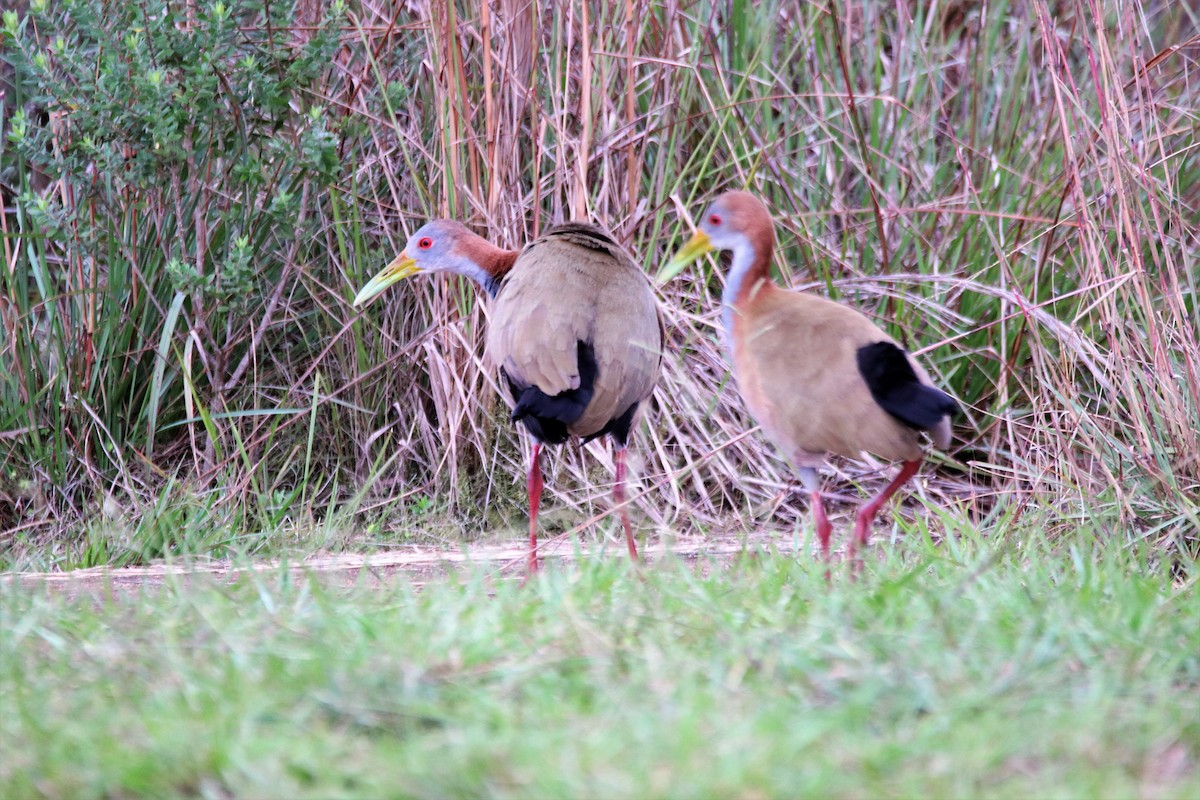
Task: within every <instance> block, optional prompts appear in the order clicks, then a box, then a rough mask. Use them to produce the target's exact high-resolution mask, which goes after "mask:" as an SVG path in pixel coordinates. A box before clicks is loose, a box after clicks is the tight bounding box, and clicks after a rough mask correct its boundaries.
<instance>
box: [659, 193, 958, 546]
mask: <svg viewBox="0 0 1200 800" xmlns="http://www.w3.org/2000/svg"><path fill="white" fill-rule="evenodd" d="M774 248H775V227H774V224H773V222H772V220H771V215H770V213H769V212H768V211H767V208H766V206H764V205H763V203H762V202H761V201H760V200H759V199H758V198H756V197H754V196H753V195H751V194H748V193H746V192H728V193H726V194H723V195H721V196H720V197H718V198H717V199H716V200H715V201H714V202H713V203H712V204H711V205H710V206H709V207H708V209H707V210H706V211H705V212H704V216H703V218H702V219H701V221H700V229H699V230H698V231H697V232H696V234H695V235H694V236H692V238H691V239H690V240H689V241H688V242H687V243H686V244H685V245H684V246H683V247H682V248H681V249H680V251H679V252H678V254H676V256H675V257H674V258H673V259H672V260H671V262H670V263H668V264H667V266H666V267H664V268H663V270H662V272H661V273H660V274H659V280H666V279H668V278H671V277H674V276H675V275H677V274H679V272H680V271H682V270H683V268H684V267H686V266H687V265H688V264H690V263H691V262H693V261H695V260H696V259H697V258H699V257H700V256H701V255H703V254H704V253H707V252H709V251H711V250H714V249H719V250H732V251H733V261H732V264H731V266H730V268H729V275H728V278H727V280H726V283H725V291H724V294H723V295H722V298H721V299H722V304H723V317H724V323H725V332H726V336H727V343H728V346H729V348H730V352H731V354H732V358H733V370H734V374H735V376H736V377H737V382H738V386H739V388H740V390H741V393H742V397H743V398H744V399H745V401H746V405H747V407H748V408H749V409H750V413H752V414H753V415H754V417H755V418H756V419H757V420H758V422H759V424H761V425H762V428H763V431H764V432H765V433H766V434H767V436H768V437H769V438H770V439H771V440H772V441H773V442H774V443H775V445H776V446H777V447H779V449H780V450H782V451H783V453H784V454H785V455H786V456H787V457H788V458H789V459H790V460H791V461H792V463H793V464H794V465H795V466H796V468H797V470H798V472H799V473H800V478H801V480H802V481H803V483H804V486H805V488H806V489H807V490H808V491H809V493H810V496H811V498H812V508H813V516H814V517H815V522H816V529H817V538H818V540H819V542H820V546H821V553H822V556H823V557H824V559H825V560H826V561H828V560H829V535H830V533H831V530H832V527H831V525H830V524H829V520H828V518H827V517H826V516H825V509H824V505H823V503H822V501H821V483H820V477H819V475H818V474H817V468H818V467H819V466H820V465H821V464H822V463H823V461H824V459H825V456H826V454H828V453H836V454H838V455H842V456H848V457H851V458H857V457H859V456H860V455H861V454H862V452H863V451H864V450H865V451H867V452H870V453H873V454H875V455H876V456H879V457H880V458H884V459H887V460H889V461H902V462H903V465H902V466H901V469H900V474H898V475H897V476H896V477H895V479H893V480H892V482H891V483H890V484H888V486H887V487H886V488H885V489H884V490H883V491H882V492H880V493H879V495H878V496H877V497H875V498H874V499H873V500H871V501H870V502H869V503H866V504H865V505H863V506H862V507H861V508H860V509H859V511H858V514H857V516H856V518H855V527H854V538H853V539H851V541H850V558H851V560H852V562H854V561H855V557H856V554H857V552H858V548H860V547H865V546H866V544H867V538H868V535H869V532H870V527H871V522H872V521H873V520H874V518H875V514H876V513H877V512H878V511H879V509H880V507H881V506H883V504H884V503H886V502H887V501H888V499H889V498H890V497H891V496H892V495H893V494H894V493H895V492H896V490H897V489H899V488H900V487H901V486H902V485H903V484H904V483H905V482H906V481H907V480H908V479H909V478H911V477H912V476H913V474H914V473H916V471H917V469H918V468H919V467H920V465H921V459H922V457H923V450H922V445H921V433H922V432H924V433H927V434H928V435H929V437H930V438H931V439H932V440H933V443H934V444H935V445H937V446H938V447H939V448H943V449H944V448H945V447H946V446H947V445H949V443H950V417H951V416H952V415H953V414H954V413H955V412H956V411H957V410H958V404H957V403H956V402H955V401H954V400H953V399H952V398H951V397H950V396H949V395H947V394H946V393H945V392H942V391H941V390H939V389H937V388H935V387H934V386H932V385H931V383H930V380H929V375H928V374H926V372H925V370H924V369H922V368H921V366H920V365H919V364H918V363H917V362H916V361H915V360H914V359H913V358H912V356H910V355H909V354H908V353H906V352H905V351H904V350H903V349H901V348H900V346H899V345H897V344H896V342H895V341H894V340H893V339H892V338H891V337H890V336H888V335H887V334H885V333H884V332H883V331H881V330H880V329H879V328H878V327H876V325H875V324H874V323H873V322H871V321H870V320H869V319H867V318H866V317H865V316H863V315H862V314H860V313H859V312H858V311H855V310H853V309H851V308H847V307H846V306H843V305H839V304H838V303H835V302H833V301H831V300H827V299H825V298H822V297H816V296H813V295H808V294H801V293H799V292H792V291H788V290H786V289H783V288H781V287H780V286H778V285H776V284H775V282H774V281H773V280H772V279H771V254H772V252H773V250H774Z"/></svg>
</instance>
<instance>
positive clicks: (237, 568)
mask: <svg viewBox="0 0 1200 800" xmlns="http://www.w3.org/2000/svg"><path fill="white" fill-rule="evenodd" d="M764 547H773V548H776V549H778V550H793V549H794V540H793V539H792V537H791V536H775V537H771V536H763V535H756V536H754V537H752V538H750V537H746V536H742V535H736V536H735V535H724V536H706V537H695V538H690V539H686V540H684V539H680V540H675V541H672V542H669V543H665V542H656V543H654V544H650V545H647V546H645V547H643V548H641V551H640V552H641V554H642V557H643V558H644V559H645V560H646V561H650V562H653V561H658V560H661V559H664V558H683V559H687V560H693V561H694V560H700V559H705V558H709V557H712V558H716V559H719V560H721V561H725V560H728V559H729V558H730V557H731V556H734V555H737V554H739V553H743V552H745V551H746V550H747V549H752V550H757V549H760V548H764ZM624 549H625V548H624V545H623V544H616V543H606V544H603V545H586V546H585V545H579V546H573V545H572V543H571V541H570V540H569V539H568V538H567V537H555V538H552V539H548V540H546V541H545V542H544V543H543V544H542V546H541V548H540V552H541V555H542V558H543V559H545V560H546V561H547V562H550V563H553V562H571V561H576V560H582V559H599V558H622V559H623V558H625V553H624ZM525 558H526V549H525V545H524V543H523V542H517V541H513V542H501V543H497V544H480V545H471V546H465V545H464V546H463V547H462V548H461V549H459V550H453V551H449V550H438V549H435V548H428V547H417V546H410V547H402V548H398V549H396V550H391V551H388V552H386V553H339V554H333V555H329V554H318V555H314V556H310V557H309V558H306V559H303V560H301V561H288V560H275V561H263V562H260V563H254V564H232V563H229V562H220V561H213V562H194V563H188V564H155V565H152V566H145V567H125V568H122V569H111V568H108V567H96V568H93V569H80V570H72V571H70V572H18V573H10V574H7V575H3V576H0V580H3V581H5V582H14V581H15V582H19V583H21V584H22V585H26V586H30V587H31V588H32V587H34V586H46V587H48V588H51V589H54V590H61V591H63V592H66V593H68V594H71V595H76V594H97V593H99V594H104V593H115V594H120V593H124V592H130V591H139V590H144V589H147V588H155V587H159V586H162V585H163V584H164V583H169V584H177V583H180V582H187V581H189V580H191V579H194V578H195V579H202V580H207V581H210V582H211V581H217V582H233V581H235V580H238V579H239V578H242V577H244V576H245V575H248V574H256V573H264V574H267V573H274V572H279V571H280V570H285V569H286V570H289V571H291V572H292V573H293V574H295V575H297V576H315V577H318V578H319V579H321V580H322V581H324V582H327V583H329V584H330V585H333V586H339V587H351V586H367V587H370V586H381V585H386V584H389V583H391V582H394V581H396V580H400V579H403V580H406V581H408V582H409V583H411V584H413V585H416V586H421V585H424V584H425V583H427V582H429V581H436V580H441V579H443V578H444V577H446V576H447V575H449V574H452V573H454V572H456V571H459V570H462V569H463V568H465V567H468V566H480V565H484V566H486V567H488V568H491V569H494V571H495V575H496V577H497V578H500V579H513V580H519V579H521V578H522V577H523V576H524V574H525Z"/></svg>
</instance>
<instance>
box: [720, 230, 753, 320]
mask: <svg viewBox="0 0 1200 800" xmlns="http://www.w3.org/2000/svg"><path fill="white" fill-rule="evenodd" d="M730 249H732V250H733V262H732V263H731V264H730V265H729V274H728V275H727V276H726V277H725V291H724V292H722V293H721V319H722V321H723V322H724V323H725V335H726V336H727V337H729V338H728V341H729V342H730V343H732V342H733V316H734V314H736V313H737V311H736V309H734V304H735V303H737V301H738V298H739V297H740V296H741V294H742V285H743V284H744V283H745V282H746V276H747V275H748V274H749V273H750V267H752V266H754V260H755V255H756V254H755V252H754V245H752V244H750V240H749V239H747V238H746V237H745V236H739V237H738V240H737V241H736V242H734V244H733V247H732V248H730Z"/></svg>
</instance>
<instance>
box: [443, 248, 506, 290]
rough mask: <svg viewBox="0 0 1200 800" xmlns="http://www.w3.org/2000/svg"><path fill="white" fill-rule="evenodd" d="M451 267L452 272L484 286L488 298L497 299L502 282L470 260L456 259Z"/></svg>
mask: <svg viewBox="0 0 1200 800" xmlns="http://www.w3.org/2000/svg"><path fill="white" fill-rule="evenodd" d="M449 267H450V271H451V272H456V273H458V274H459V275H462V276H463V277H464V278H470V279H471V280H473V281H475V282H476V283H478V284H479V285H480V286H482V287H483V290H484V291H485V292H487V293H488V297H495V296H496V292H498V291H500V281H498V280H497V279H496V278H495V277H494V276H493V275H492V274H491V273H490V272H488V271H487V270H486V269H484V268H483V267H481V266H479V265H478V264H476V263H475V262H474V261H472V260H471V259H469V258H461V257H459V258H455V259H454V260H453V262H452V263H451V264H450V265H449Z"/></svg>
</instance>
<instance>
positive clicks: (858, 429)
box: [734, 287, 927, 467]
mask: <svg viewBox="0 0 1200 800" xmlns="http://www.w3.org/2000/svg"><path fill="white" fill-rule="evenodd" d="M734 324H735V326H739V329H738V336H737V342H736V344H735V356H734V364H735V366H736V368H737V378H738V383H739V386H740V387H741V389H742V393H743V396H744V397H745V399H746V404H747V406H748V407H749V408H750V410H751V412H752V413H753V414H754V415H755V417H756V418H757V419H758V421H759V423H760V424H762V426H763V428H764V430H766V432H767V434H768V436H770V438H772V439H773V440H774V441H775V442H776V444H777V445H778V446H779V447H780V448H781V449H783V450H785V452H787V455H788V456H789V457H791V458H792V460H793V461H795V462H796V463H797V465H798V466H807V467H811V466H816V465H817V464H819V463H820V461H821V457H822V455H823V454H824V453H827V452H828V453H837V454H840V455H844V456H850V457H857V456H858V455H859V454H860V453H861V452H862V451H864V450H866V451H868V452H871V453H874V454H875V455H877V456H880V457H881V458H885V459H890V460H909V459H914V458H919V457H920V455H921V446H920V438H919V436H918V434H917V432H916V431H915V430H913V429H912V428H910V427H908V426H906V425H904V424H902V423H901V422H899V421H898V420H897V419H895V418H894V417H893V416H891V415H890V414H888V413H887V412H886V411H885V410H884V409H883V408H881V407H880V405H879V404H878V403H877V402H876V401H875V399H874V398H873V397H872V395H871V391H870V389H869V388H868V386H867V384H866V381H865V380H864V379H863V376H862V374H861V373H860V371H859V368H858V364H857V359H856V353H857V351H858V349H859V348H860V347H863V346H864V345H869V344H872V343H875V342H892V340H891V338H890V337H888V336H887V335H886V334H885V333H883V331H881V330H879V328H877V327H876V326H875V325H874V323H872V322H871V321H870V320H869V319H867V318H866V317H864V316H863V315H861V314H859V313H858V312H857V311H854V310H853V309H850V308H847V307H845V306H841V305H838V304H837V303H834V302H831V301H829V300H826V299H824V298H820V297H814V296H811V295H804V294H800V293H797V292H789V291H785V290H783V289H779V288H777V287H770V288H768V289H766V290H765V291H763V292H762V293H761V295H760V296H759V297H757V298H755V301H754V303H753V304H752V305H751V306H750V307H749V308H748V309H746V313H745V314H744V315H743V318H742V319H737V318H735V321H734ZM919 374H920V375H921V376H922V379H923V380H927V378H926V377H925V376H924V372H923V371H922V372H921V373H919Z"/></svg>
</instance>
